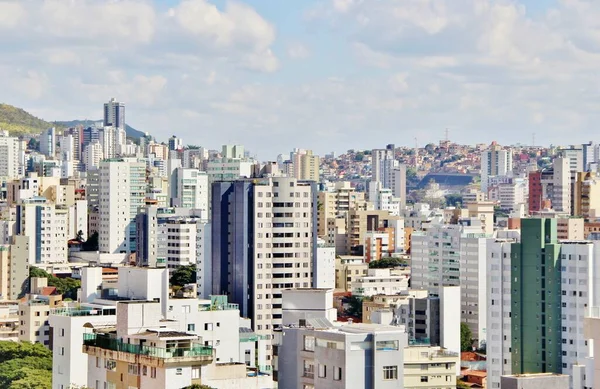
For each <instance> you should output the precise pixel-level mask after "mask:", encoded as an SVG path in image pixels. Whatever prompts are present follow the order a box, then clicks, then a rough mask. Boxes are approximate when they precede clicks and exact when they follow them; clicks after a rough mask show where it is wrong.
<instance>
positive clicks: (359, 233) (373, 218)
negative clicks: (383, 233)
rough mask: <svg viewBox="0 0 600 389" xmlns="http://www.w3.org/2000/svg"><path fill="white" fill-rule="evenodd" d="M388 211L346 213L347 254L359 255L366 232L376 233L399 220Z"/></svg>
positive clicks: (351, 211)
mask: <svg viewBox="0 0 600 389" xmlns="http://www.w3.org/2000/svg"><path fill="white" fill-rule="evenodd" d="M401 219H402V218H401V217H399V216H392V215H390V213H389V212H388V211H376V210H350V211H349V212H348V231H347V234H348V247H347V250H348V252H349V253H352V254H355V255H359V254H360V255H361V254H362V253H363V244H364V242H365V236H366V233H367V231H377V230H379V229H380V228H386V227H389V226H391V225H393V223H392V221H396V220H401Z"/></svg>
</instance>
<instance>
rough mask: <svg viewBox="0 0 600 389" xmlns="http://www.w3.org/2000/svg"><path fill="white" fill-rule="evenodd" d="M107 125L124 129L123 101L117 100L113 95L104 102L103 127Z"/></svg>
mask: <svg viewBox="0 0 600 389" xmlns="http://www.w3.org/2000/svg"><path fill="white" fill-rule="evenodd" d="M109 126H110V127H115V128H118V129H121V130H125V103H120V102H118V101H117V100H116V99H115V98H114V97H113V98H111V99H110V101H109V102H108V103H104V127H109Z"/></svg>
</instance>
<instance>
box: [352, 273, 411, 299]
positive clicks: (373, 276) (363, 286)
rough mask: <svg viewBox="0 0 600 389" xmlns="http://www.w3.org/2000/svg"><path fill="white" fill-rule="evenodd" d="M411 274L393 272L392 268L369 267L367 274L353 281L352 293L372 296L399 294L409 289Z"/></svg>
mask: <svg viewBox="0 0 600 389" xmlns="http://www.w3.org/2000/svg"><path fill="white" fill-rule="evenodd" d="M408 281H409V274H408V273H406V274H399V275H396V274H392V271H391V270H390V269H369V270H368V272H367V275H366V276H360V277H358V278H356V279H355V280H354V281H352V295H355V296H363V297H371V296H374V295H377V294H399V293H402V292H405V291H407V290H408Z"/></svg>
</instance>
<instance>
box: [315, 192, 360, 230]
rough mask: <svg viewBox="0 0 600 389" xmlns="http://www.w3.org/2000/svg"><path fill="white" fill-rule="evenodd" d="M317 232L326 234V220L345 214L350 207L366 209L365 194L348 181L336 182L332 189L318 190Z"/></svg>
mask: <svg viewBox="0 0 600 389" xmlns="http://www.w3.org/2000/svg"><path fill="white" fill-rule="evenodd" d="M317 204H318V207H317V215H318V216H317V218H318V223H317V234H318V235H319V237H320V238H324V237H326V235H327V222H328V220H329V219H333V218H336V217H338V216H345V215H346V214H347V212H348V211H349V210H351V209H366V206H367V204H366V202H365V194H364V193H363V192H356V190H355V189H354V188H353V187H352V186H351V184H350V182H347V181H342V182H336V183H335V186H334V189H333V191H331V192H319V194H318V200H317Z"/></svg>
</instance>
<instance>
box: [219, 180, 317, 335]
mask: <svg viewBox="0 0 600 389" xmlns="http://www.w3.org/2000/svg"><path fill="white" fill-rule="evenodd" d="M211 212H212V218H211V220H213V222H212V223H211V226H212V233H211V236H212V281H213V294H224V293H225V294H227V295H228V296H229V298H230V299H231V301H232V302H233V303H236V304H239V305H240V312H241V314H242V315H243V316H244V317H248V318H251V319H252V325H253V329H254V330H255V331H256V333H257V334H259V335H265V336H271V335H272V330H273V329H274V327H277V326H280V325H281V291H282V290H283V289H287V288H308V287H312V286H313V282H314V279H313V277H312V275H311V273H312V272H314V271H315V269H316V268H317V266H316V264H315V260H316V258H317V253H316V250H317V225H316V219H317V218H316V216H317V192H316V183H314V182H306V181H298V180H296V179H295V178H289V177H270V178H264V179H261V180H255V181H235V182H215V183H213V186H212V209H211Z"/></svg>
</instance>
